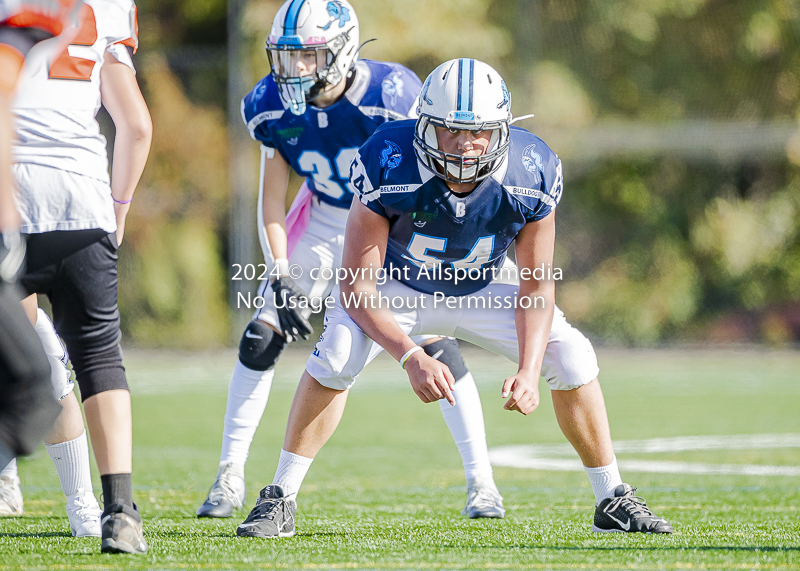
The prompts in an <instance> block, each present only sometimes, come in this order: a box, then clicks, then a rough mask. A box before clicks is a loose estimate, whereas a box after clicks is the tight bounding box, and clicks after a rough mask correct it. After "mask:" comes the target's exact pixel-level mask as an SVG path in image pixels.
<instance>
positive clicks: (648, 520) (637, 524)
mask: <svg viewBox="0 0 800 571" xmlns="http://www.w3.org/2000/svg"><path fill="white" fill-rule="evenodd" d="M634 492H636V488H633V487H631V486H629V485H628V484H620V485H619V486H617V487H616V488H614V497H613V498H605V499H603V500H601V501H600V503H599V504H598V506H597V508H596V509H595V510H594V524H593V525H592V531H594V532H595V533H633V532H640V533H672V531H673V530H672V526H671V525H670V524H669V523H668V522H667V521H666V520H665V519H663V518H660V517H658V516H657V515H655V514H654V513H653V512H652V511H650V508H648V507H647V503H646V502H645V501H644V498H640V497H639V496H634V495H633V494H634Z"/></svg>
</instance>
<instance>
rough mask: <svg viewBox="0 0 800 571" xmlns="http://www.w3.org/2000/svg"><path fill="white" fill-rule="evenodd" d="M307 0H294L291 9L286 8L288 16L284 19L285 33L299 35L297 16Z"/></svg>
mask: <svg viewBox="0 0 800 571" xmlns="http://www.w3.org/2000/svg"><path fill="white" fill-rule="evenodd" d="M305 1H306V0H292V3H291V4H290V5H289V9H288V10H286V18H285V19H284V21H283V33H284V35H286V36H294V35H297V16H298V15H299V14H300V8H302V7H303V4H304V3H305Z"/></svg>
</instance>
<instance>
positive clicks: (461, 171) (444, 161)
mask: <svg viewBox="0 0 800 571" xmlns="http://www.w3.org/2000/svg"><path fill="white" fill-rule="evenodd" d="M436 127H441V128H444V129H458V130H466V131H491V133H492V134H491V136H490V138H489V144H488V146H487V147H486V152H485V153H483V154H482V155H479V156H470V155H456V154H453V153H446V152H444V151H442V150H439V140H438V138H437V137H436ZM508 146H509V128H508V122H507V121H493V122H485V123H480V124H475V123H474V122H471V123H460V122H458V121H457V120H453V118H452V117H448V118H446V119H439V118H437V117H431V116H430V115H425V114H423V115H420V117H419V118H418V120H417V126H416V131H415V133H414V148H415V150H416V151H417V157H419V159H420V161H422V164H423V165H424V166H425V167H426V168H427V169H428V170H429V171H431V172H432V173H433V174H435V175H436V176H438V177H439V178H442V179H444V180H447V181H450V182H456V183H474V182H478V181H481V180H483V179H485V178H486V177H488V176H489V175H491V174H492V173H493V172H495V171H496V170H497V169H499V168H500V167H501V166H502V164H503V161H504V160H505V157H506V154H507V153H508Z"/></svg>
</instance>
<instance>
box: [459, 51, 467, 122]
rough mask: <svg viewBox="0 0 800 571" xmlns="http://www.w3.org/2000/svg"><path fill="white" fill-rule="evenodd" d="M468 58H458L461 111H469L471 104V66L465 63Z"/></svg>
mask: <svg viewBox="0 0 800 571" xmlns="http://www.w3.org/2000/svg"><path fill="white" fill-rule="evenodd" d="M465 63H466V60H463V59H459V60H458V106H457V109H458V110H459V111H467V110H468V109H467V108H466V107H465V106H466V105H468V104H469V83H470V82H469V68H468V66H466V65H464V64H465Z"/></svg>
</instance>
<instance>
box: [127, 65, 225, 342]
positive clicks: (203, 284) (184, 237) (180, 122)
mask: <svg viewBox="0 0 800 571" xmlns="http://www.w3.org/2000/svg"><path fill="white" fill-rule="evenodd" d="M142 68H143V71H144V74H145V75H146V77H147V89H146V90H145V93H146V95H147V99H148V105H149V107H150V113H151V115H152V117H153V124H154V126H155V127H154V137H153V147H152V149H151V151H150V159H149V161H148V165H147V169H146V170H145V174H144V177H143V179H142V182H141V183H140V188H139V190H138V191H137V194H136V201H135V203H134V207H133V208H132V209H131V214H130V216H129V222H128V225H127V231H126V234H125V243H123V250H122V255H121V256H120V258H121V259H120V286H119V290H120V294H119V296H120V312H121V316H122V325H123V331H124V332H125V333H126V334H127V335H130V336H131V337H132V338H133V339H134V340H135V341H136V342H137V343H139V344H141V345H157V346H159V347H204V346H208V345H213V344H221V343H224V342H225V341H226V340H227V322H228V319H229V317H228V309H227V303H226V290H225V278H226V274H225V271H224V269H223V265H222V256H221V254H222V252H221V249H222V247H221V244H220V240H219V236H220V234H221V232H222V230H223V228H224V224H225V223H226V220H225V218H224V216H225V213H226V201H227V190H226V186H227V177H226V175H227V171H226V170H225V168H224V165H225V162H226V160H227V147H226V145H224V144H222V145H221V144H220V141H225V140H226V130H225V123H224V119H223V117H224V115H222V114H221V113H220V112H219V111H217V110H214V109H209V108H203V107H200V106H198V105H193V104H191V103H190V102H188V101H187V100H186V99H185V97H184V96H183V94H182V90H181V88H180V86H179V84H178V83H177V81H176V80H175V78H174V76H173V75H172V74H171V73H170V72H169V70H168V69H167V68H166V66H165V64H164V63H163V61H161V60H160V59H159V58H157V57H152V58H149V59H147V60H145V62H144V65H143V66H142Z"/></svg>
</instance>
